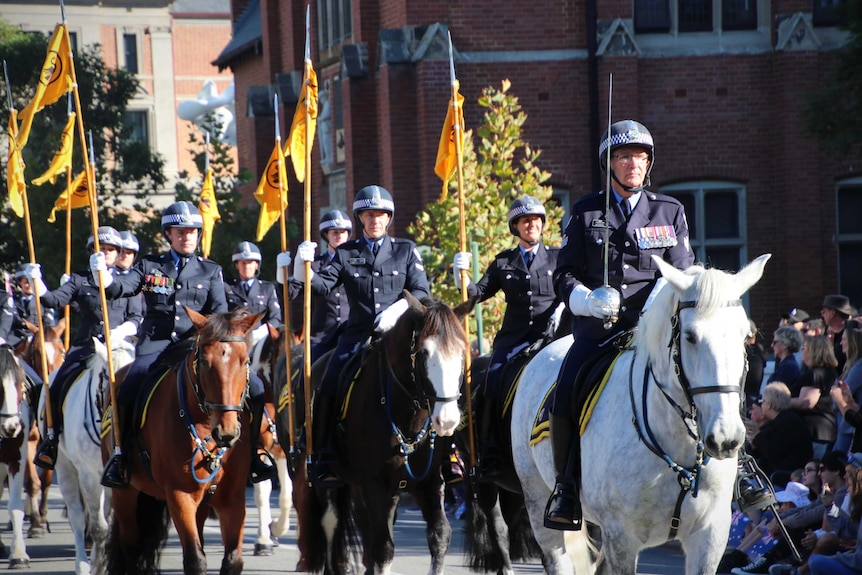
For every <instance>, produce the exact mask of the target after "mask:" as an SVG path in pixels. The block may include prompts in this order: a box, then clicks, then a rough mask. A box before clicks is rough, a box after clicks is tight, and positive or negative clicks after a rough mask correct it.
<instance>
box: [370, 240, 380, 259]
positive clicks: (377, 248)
mask: <svg viewBox="0 0 862 575" xmlns="http://www.w3.org/2000/svg"><path fill="white" fill-rule="evenodd" d="M379 251H380V244H379V243H377V242H374V244H373V245H372V246H371V252H372V253H373V254H374V257H377V252H379Z"/></svg>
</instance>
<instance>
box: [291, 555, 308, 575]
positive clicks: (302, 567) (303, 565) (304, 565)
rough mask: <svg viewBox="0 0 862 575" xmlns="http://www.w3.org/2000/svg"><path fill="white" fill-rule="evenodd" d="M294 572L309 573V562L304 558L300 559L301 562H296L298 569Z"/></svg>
mask: <svg viewBox="0 0 862 575" xmlns="http://www.w3.org/2000/svg"><path fill="white" fill-rule="evenodd" d="M294 571H297V572H299V573H308V571H309V568H308V562H307V561H306V560H305V558H304V557H300V558H299V561H297V562H296V569H294Z"/></svg>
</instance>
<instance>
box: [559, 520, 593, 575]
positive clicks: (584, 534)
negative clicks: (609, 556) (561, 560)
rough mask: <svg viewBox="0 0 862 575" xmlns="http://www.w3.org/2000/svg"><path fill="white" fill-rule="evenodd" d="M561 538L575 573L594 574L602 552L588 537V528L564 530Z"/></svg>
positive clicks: (579, 574)
mask: <svg viewBox="0 0 862 575" xmlns="http://www.w3.org/2000/svg"><path fill="white" fill-rule="evenodd" d="M563 540H564V541H565V545H566V555H568V556H569V559H570V560H571V562H572V567H574V570H575V573H577V574H578V575H581V574H584V575H595V573H596V571H597V570H598V567H599V565H600V564H601V562H602V552H601V551H600V549H599V548H598V546H597V545H596V544H595V543H594V542H593V540H592V538H591V537H590V530H589V529H581V530H580V531H566V532H565V534H564V535H563Z"/></svg>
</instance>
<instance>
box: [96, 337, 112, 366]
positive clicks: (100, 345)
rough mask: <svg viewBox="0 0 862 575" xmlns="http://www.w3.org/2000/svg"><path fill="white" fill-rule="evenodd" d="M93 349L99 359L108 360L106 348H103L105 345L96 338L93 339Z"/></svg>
mask: <svg viewBox="0 0 862 575" xmlns="http://www.w3.org/2000/svg"><path fill="white" fill-rule="evenodd" d="M93 346H94V347H93V349H95V350H96V355H98V356H99V357H101V358H102V359H104V360H106V361H107V359H108V348H107V347H105V344H104V343H102V341H101V340H100V339H99V338H98V337H94V338H93Z"/></svg>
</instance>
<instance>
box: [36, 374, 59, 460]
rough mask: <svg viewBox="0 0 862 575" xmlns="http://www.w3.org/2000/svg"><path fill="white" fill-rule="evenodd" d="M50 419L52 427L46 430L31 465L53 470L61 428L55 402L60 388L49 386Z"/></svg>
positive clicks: (57, 402) (57, 404)
mask: <svg viewBox="0 0 862 575" xmlns="http://www.w3.org/2000/svg"><path fill="white" fill-rule="evenodd" d="M51 387H53V389H51V390H50V396H51V419H52V422H51V423H52V427H51V429H49V430H47V431H46V433H45V437H43V438H42V442H41V443H40V444H39V447H38V448H37V449H36V456H35V457H34V458H33V464H34V465H36V467H41V468H42V469H54V465H55V464H56V463H57V443H58V442H59V440H60V431H61V429H62V427H63V412H62V406H61V405H60V402H59V401H58V400H57V395H59V394H60V389H59V388H60V386H59V385H54V386H51Z"/></svg>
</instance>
